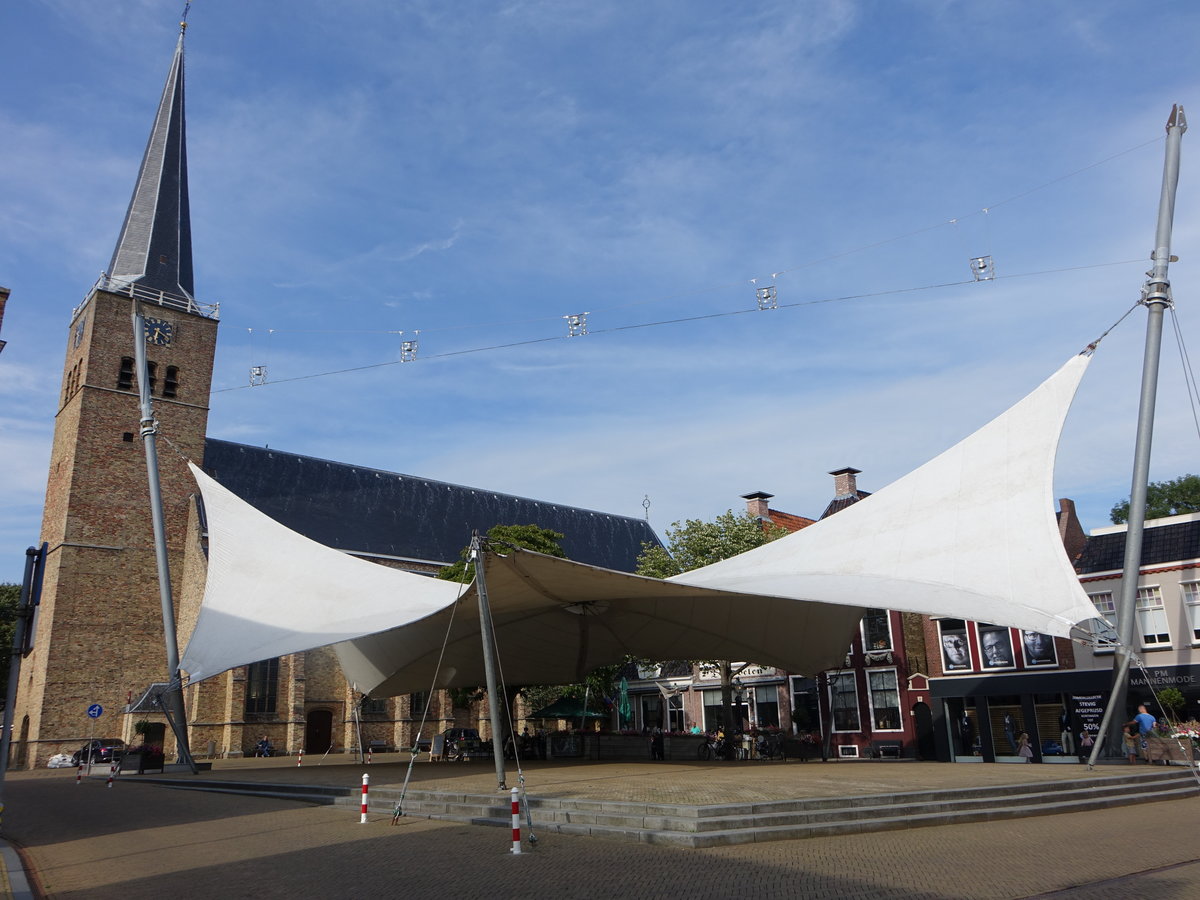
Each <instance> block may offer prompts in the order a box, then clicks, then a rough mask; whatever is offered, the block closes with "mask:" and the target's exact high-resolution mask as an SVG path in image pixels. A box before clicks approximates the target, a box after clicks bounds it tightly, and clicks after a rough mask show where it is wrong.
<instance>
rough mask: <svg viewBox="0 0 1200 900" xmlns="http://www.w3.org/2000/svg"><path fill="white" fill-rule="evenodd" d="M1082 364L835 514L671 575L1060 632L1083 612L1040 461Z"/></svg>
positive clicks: (1049, 452)
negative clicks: (689, 570)
mask: <svg viewBox="0 0 1200 900" xmlns="http://www.w3.org/2000/svg"><path fill="white" fill-rule="evenodd" d="M1090 361H1091V353H1090V352H1086V353H1083V354H1080V355H1079V356H1076V357H1073V358H1072V359H1071V360H1069V361H1068V362H1067V363H1066V364H1065V365H1064V366H1063V367H1062V368H1061V369H1059V371H1058V372H1056V373H1055V374H1054V375H1052V376H1051V377H1050V378H1048V379H1047V380H1046V381H1045V382H1043V383H1042V384H1041V385H1040V386H1039V387H1038V388H1037V389H1036V390H1034V391H1033V393H1031V394H1029V395H1028V396H1027V397H1025V398H1024V399H1023V400H1021V401H1020V402H1019V403H1017V404H1016V405H1015V406H1013V407H1012V408H1011V409H1009V410H1008V411H1007V412H1004V413H1003V414H1001V415H1000V416H998V417H997V418H995V419H993V420H992V421H991V422H989V423H988V424H987V425H985V426H983V427H982V428H980V429H979V430H978V431H976V432H975V433H974V434H972V435H970V436H969V437H967V438H965V439H964V440H963V441H961V442H960V443H958V444H956V445H955V446H954V447H952V448H950V449H949V450H947V451H946V452H945V453H942V454H941V455H940V456H938V457H936V458H934V459H933V460H931V461H929V462H928V463H926V464H925V465H923V466H921V467H920V468H919V469H916V470H915V471H913V472H911V473H909V474H908V475H906V476H904V477H903V478H901V479H899V480H898V481H895V482H893V483H892V484H890V485H888V486H887V487H885V488H883V489H882V490H880V491H878V492H876V493H874V494H872V495H871V496H869V497H867V498H865V499H863V500H860V501H859V502H857V503H855V504H854V505H852V506H850V507H847V508H846V509H843V510H842V511H841V512H839V513H837V514H836V515H833V516H830V517H829V518H827V519H823V520H821V521H820V522H817V523H816V524H814V525H811V526H809V527H808V528H805V529H803V530H802V531H798V532H796V533H795V534H792V535H788V536H787V537H784V538H781V539H780V540H778V541H774V542H772V543H770V544H767V545H765V546H762V547H759V548H757V549H754V550H750V551H748V552H746V553H742V554H740V555H738V556H735V557H732V558H730V559H727V560H723V561H722V562H718V563H714V564H713V565H711V566H706V567H704V568H702V569H696V570H693V571H691V572H686V573H684V574H682V575H678V576H675V577H674V578H673V579H671V580H672V581H675V582H677V583H681V584H690V585H696V586H702V587H710V588H720V589H722V590H727V591H740V592H744V593H751V594H764V595H771V596H783V597H792V598H794V599H797V600H802V599H820V600H823V601H825V602H829V603H856V604H861V605H864V606H870V607H886V608H888V609H895V610H903V611H909V612H918V613H926V614H929V615H935V616H947V617H954V618H962V619H971V620H975V621H979V622H988V623H991V624H995V625H1007V626H1013V627H1017V628H1023V629H1028V630H1030V631H1038V632H1042V633H1043V634H1054V635H1060V636H1062V637H1067V636H1069V633H1070V628H1071V626H1072V625H1074V624H1075V623H1077V622H1081V621H1084V620H1086V619H1089V618H1093V617H1095V615H1096V610H1095V607H1094V606H1093V605H1092V603H1091V601H1090V600H1089V599H1088V596H1087V594H1086V593H1085V592H1084V590H1083V588H1082V587H1081V586H1080V584H1079V577H1078V575H1077V574H1076V573H1075V571H1074V569H1072V567H1071V564H1070V561H1069V560H1068V559H1067V555H1066V552H1065V550H1064V549H1063V545H1062V540H1061V537H1060V535H1059V531H1058V523H1057V521H1056V519H1055V514H1054V500H1055V498H1054V494H1053V476H1054V457H1055V452H1056V450H1057V448H1058V440H1059V436H1060V434H1061V432H1062V426H1063V422H1064V420H1065V419H1066V415H1067V410H1068V409H1069V408H1070V405H1071V401H1072V399H1073V398H1074V396H1075V391H1076V389H1077V388H1078V386H1079V381H1080V379H1081V378H1082V377H1083V373H1084V372H1085V371H1086V369H1087V366H1088V363H1089V362H1090Z"/></svg>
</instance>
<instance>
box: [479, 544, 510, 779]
mask: <svg viewBox="0 0 1200 900" xmlns="http://www.w3.org/2000/svg"><path fill="white" fill-rule="evenodd" d="M471 559H472V560H474V562H475V593H476V594H478V595H479V632H480V636H481V637H482V638H483V670H484V674H485V676H486V678H487V693H488V711H489V712H490V713H491V717H492V755H493V756H494V757H495V758H496V790H499V791H506V790H508V787H507V786H506V785H505V783H504V737H503V735H502V734H501V731H500V722H501V719H500V687H499V681H498V680H497V679H496V641H495V635H494V634H493V633H492V609H491V607H490V606H489V605H488V595H487V581H486V580H485V579H484V577H483V546H482V541H480V540H479V534H478V533H476V534H473V535H472V536H471Z"/></svg>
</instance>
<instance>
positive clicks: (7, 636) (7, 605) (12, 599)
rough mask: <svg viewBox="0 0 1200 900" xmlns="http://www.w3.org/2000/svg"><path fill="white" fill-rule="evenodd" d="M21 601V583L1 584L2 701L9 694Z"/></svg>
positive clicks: (0, 653)
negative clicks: (14, 639) (15, 630)
mask: <svg viewBox="0 0 1200 900" xmlns="http://www.w3.org/2000/svg"><path fill="white" fill-rule="evenodd" d="M20 602H21V586H20V585H19V584H0V703H3V698H4V697H6V696H7V695H8V694H7V692H8V664H9V662H10V661H11V659H12V642H13V629H14V628H16V622H17V605H18V604H19V603H20Z"/></svg>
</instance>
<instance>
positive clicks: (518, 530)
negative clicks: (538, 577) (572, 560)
mask: <svg viewBox="0 0 1200 900" xmlns="http://www.w3.org/2000/svg"><path fill="white" fill-rule="evenodd" d="M562 537H563V536H562V535H561V534H560V533H559V532H557V531H551V530H550V529H549V528H542V527H540V526H538V525H494V526H492V527H491V528H489V529H488V533H487V539H488V540H489V541H495V542H496V543H497V544H499V545H503V544H509V545H511V546H514V547H521V548H522V549H525V550H533V551H534V552H536V553H544V554H546V555H547V556H558V557H561V558H564V559H565V558H566V555H567V554H565V553H564V552H563V548H562V547H561V546H560V545H559V543H558V542H559V541H561V540H562ZM497 549H499V550H500V552H503V551H504V548H503V546H499V547H498V548H497ZM458 556H459V558H458V561H457V562H455V563H454V564H452V565H449V566H446V568H444V569H442V571H440V572H438V578H443V579H445V580H446V581H457V582H459V583H461V584H466V583H467V582H469V581H470V580H471V579H472V578H474V577H475V568H474V566H473V564H472V563H471V561H470V556H471V548H470V547H464V548H463V551H462V552H461V553H460V554H459V555H458Z"/></svg>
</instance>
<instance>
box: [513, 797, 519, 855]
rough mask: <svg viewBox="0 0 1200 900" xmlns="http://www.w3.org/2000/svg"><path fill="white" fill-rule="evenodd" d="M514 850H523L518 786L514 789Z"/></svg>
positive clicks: (514, 851)
mask: <svg viewBox="0 0 1200 900" xmlns="http://www.w3.org/2000/svg"><path fill="white" fill-rule="evenodd" d="M512 831H513V834H512V838H513V845H512V852H513V853H518V854H519V853H520V852H521V795H520V793H518V791H517V789H516V788H513V789H512Z"/></svg>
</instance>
